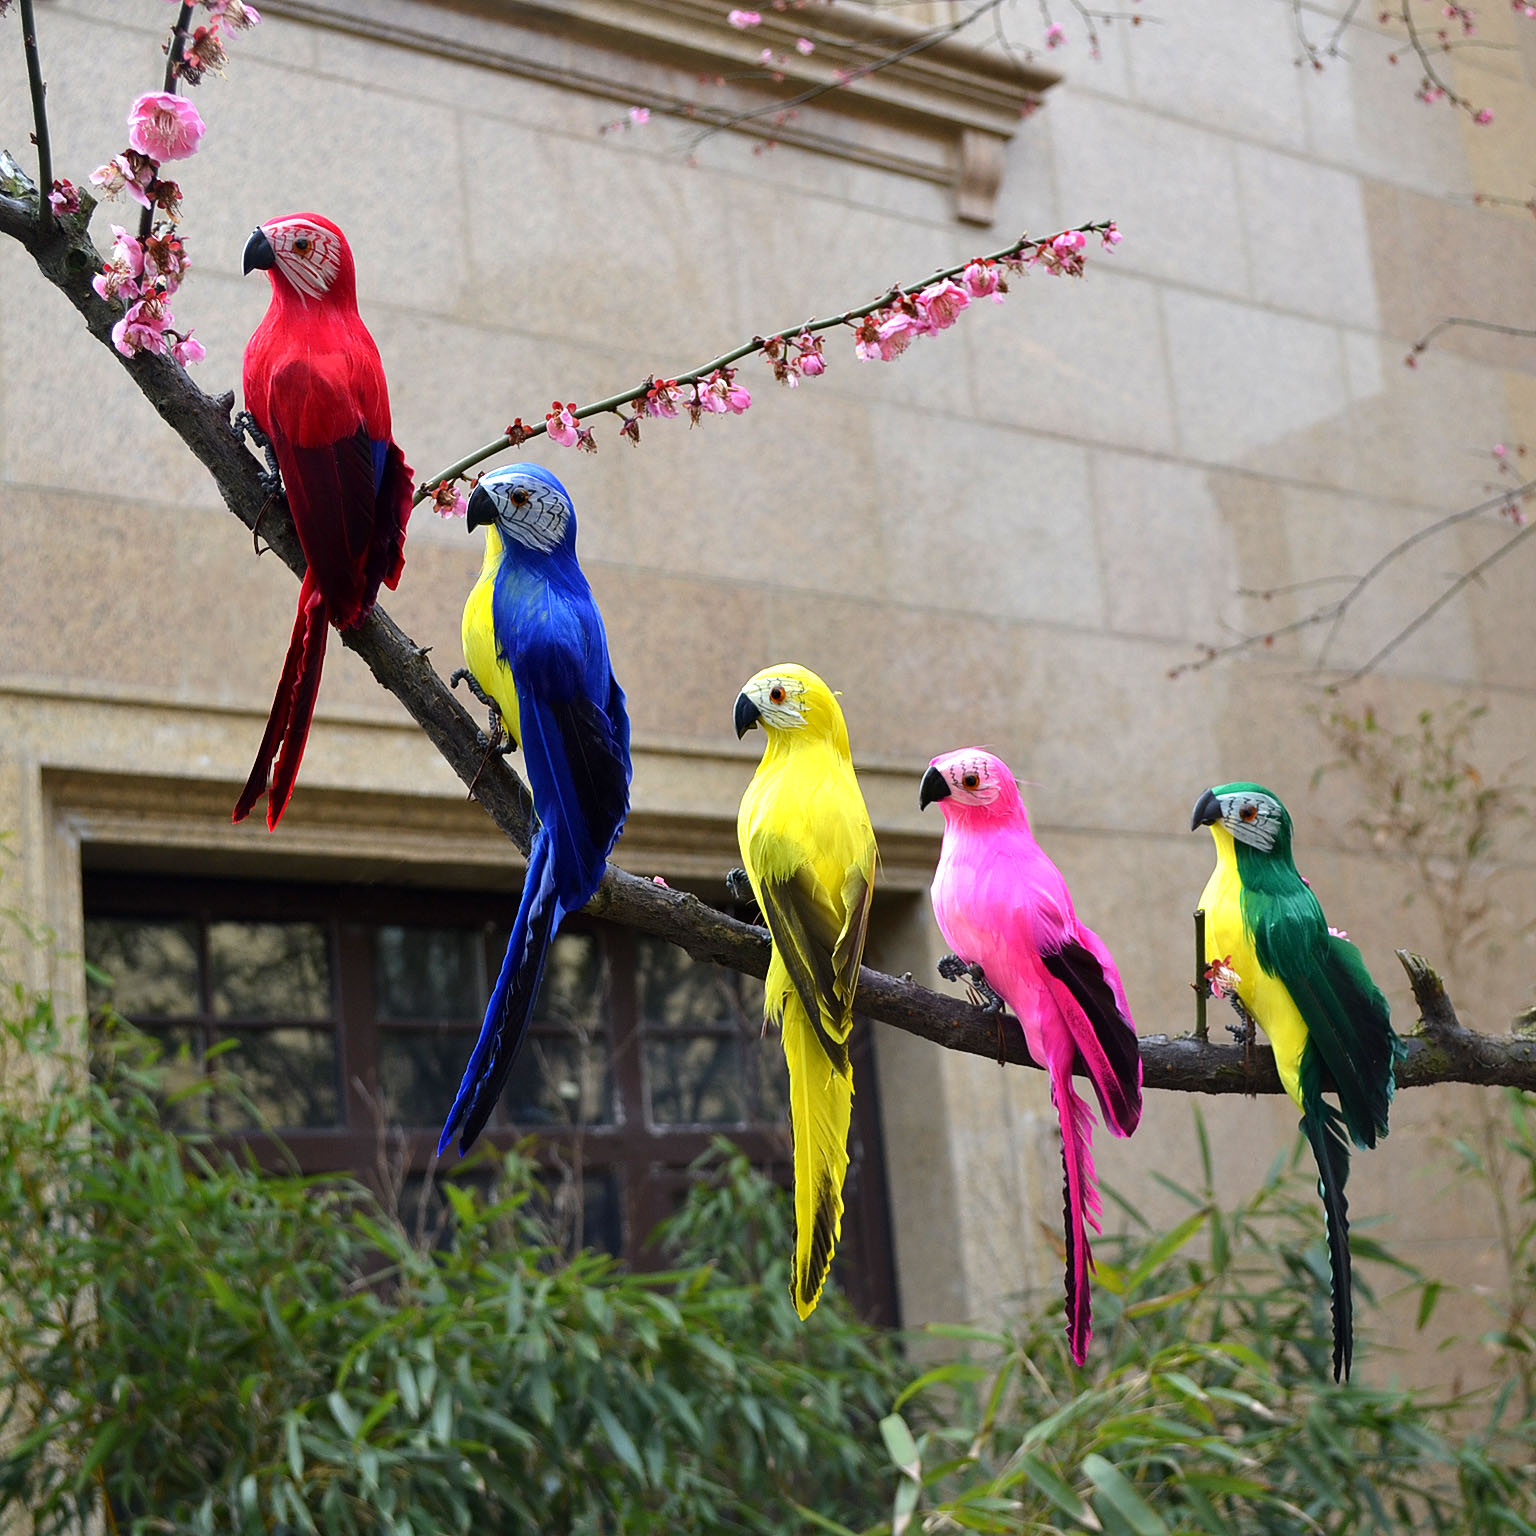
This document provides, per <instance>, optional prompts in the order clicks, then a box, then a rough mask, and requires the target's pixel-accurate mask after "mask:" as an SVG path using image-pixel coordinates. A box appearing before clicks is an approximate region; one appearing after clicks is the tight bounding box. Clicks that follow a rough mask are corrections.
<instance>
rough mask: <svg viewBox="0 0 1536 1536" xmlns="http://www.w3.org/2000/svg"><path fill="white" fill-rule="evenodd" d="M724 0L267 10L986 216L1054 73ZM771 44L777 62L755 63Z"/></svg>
mask: <svg viewBox="0 0 1536 1536" xmlns="http://www.w3.org/2000/svg"><path fill="white" fill-rule="evenodd" d="M729 8H730V7H729V5H728V4H727V0H370V4H368V5H367V6H357V5H352V4H344V3H341V0H269V3H268V4H267V5H265V6H264V7H263V9H264V10H266V11H269V12H271V13H273V14H274V15H281V16H288V17H292V18H293V19H295V20H300V21H306V22H309V23H312V24H314V25H316V26H322V27H326V28H329V29H331V30H334V31H339V32H344V33H347V34H350V35H352V36H355V37H362V38H367V39H371V40H373V41H376V42H381V43H386V44H390V45H394V46H397V47H400V48H404V49H408V50H411V51H414V52H417V53H421V54H427V55H431V56H435V57H438V58H448V59H453V60H455V61H457V62H460V63H465V64H473V65H476V66H478V67H480V68H483V69H490V70H495V71H499V72H501V73H505V74H511V75H518V76H522V77H523V78H526V79H534V80H538V81H540V82H542V83H544V84H548V85H556V86H562V87H566V88H569V89H573V90H580V91H586V92H589V93H591V94H593V95H597V96H603V97H607V98H609V99H610V100H617V101H620V102H624V103H626V104H628V103H642V104H644V105H646V106H648V107H650V109H651V111H652V112H653V114H658V115H668V116H672V117H676V118H678V119H681V120H685V121H686V122H688V123H689V124H692V125H696V126H697V128H698V130H699V132H700V133H701V134H703V133H705V132H707V131H709V130H712V129H726V130H729V131H730V132H733V133H741V134H746V135H748V136H751V137H754V138H758V139H762V140H771V141H774V142H778V143H784V144H793V145H795V146H797V147H799V148H802V149H809V150H814V151H817V152H819V153H822V154H828V155H832V156H835V157H837V158H840V159H844V160H850V161H853V162H854V163H856V164H861V165H869V166H874V167H877V168H879V169H882V170H888V171H895V172H897V173H898V174H901V175H906V176H912V177H915V178H917V179H919V180H923V181H928V182H933V183H937V184H939V185H948V186H952V187H953V188H954V190H955V213H956V216H957V217H958V218H961V219H963V220H965V221H966V222H968V223H975V224H988V223H990V222H991V221H992V217H993V212H994V208H995V202H996V195H997V190H998V187H999V186H1000V184H1001V181H1002V174H1003V164H1004V151H1005V149H1006V146H1007V142H1008V140H1009V139H1010V138H1011V137H1012V136H1013V134H1014V133H1015V132H1016V131H1017V129H1018V126H1019V124H1020V122H1021V121H1022V120H1023V119H1024V117H1025V116H1027V115H1028V114H1029V113H1030V112H1031V111H1033V110H1034V109H1035V108H1036V107H1038V106H1039V105H1040V102H1041V99H1042V96H1043V94H1044V92H1046V91H1047V90H1049V89H1050V87H1051V86H1053V85H1055V84H1057V82H1058V81H1059V80H1060V79H1061V76H1060V75H1058V74H1057V73H1055V72H1054V71H1052V70H1048V69H1045V68H1042V67H1041V66H1039V65H1036V64H1032V63H1026V62H1021V61H1019V60H1017V59H1016V58H1013V57H1010V56H1007V55H1005V54H1003V53H1000V52H988V51H986V50H983V49H981V48H977V47H975V46H973V45H972V44H970V43H969V42H966V41H963V40H961V39H960V38H955V37H951V38H945V39H943V40H942V41H939V42H936V43H933V44H931V45H928V46H923V47H916V46H915V45H916V44H918V43H920V42H921V41H922V39H923V38H924V37H925V36H928V35H931V34H929V33H928V31H927V29H925V28H922V27H919V26H915V25H913V24H912V23H911V22H910V21H907V20H906V19H904V18H903V17H901V16H899V15H892V14H890V13H889V12H885V11H876V10H871V9H868V8H867V7H864V6H861V5H858V4H847V3H845V4H841V5H835V6H825V7H820V6H819V7H817V8H816V9H815V11H814V12H807V11H799V12H797V11H786V12H777V11H773V10H770V9H768V8H766V7H765V8H763V10H762V12H761V14H762V23H761V25H760V26H756V27H753V28H750V29H749V30H745V31H743V30H738V29H736V28H733V27H731V26H729V25H727V23H726V20H725V16H726V12H727V11H728V10H729ZM806 34H808V35H810V36H811V37H812V38H813V40H814V42H815V49H814V51H813V52H812V53H810V54H801V53H800V52H798V51H797V49H796V47H795V43H796V40H797V39H798V38H799V37H800V36H802V35H806ZM765 48H767V49H771V50H772V53H773V55H774V62H773V65H772V68H771V69H765V67H764V65H763V63H762V59H761V55H762V52H763V50H764V49H765ZM908 49H910V50H912V51H910V52H906V51H905V50H908ZM839 82H845V83H839ZM834 86H835V87H836V88H835V89H827V88H828V87H834ZM816 91H820V92H821V94H817V95H815V96H814V98H813V99H810V100H803V101H802V100H801V99H800V98H803V97H805V96H806V94H807V93H808V92H816Z"/></svg>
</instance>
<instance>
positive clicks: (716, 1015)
mask: <svg viewBox="0 0 1536 1536" xmlns="http://www.w3.org/2000/svg"><path fill="white" fill-rule="evenodd" d="M635 999H636V1003H637V1005H638V1007H639V1010H640V1021H641V1023H642V1024H644V1025H645V1026H646V1027H647V1028H648V1029H688V1028H695V1029H696V1028H698V1027H700V1026H701V1025H709V1024H730V1023H738V1022H741V1021H743V1020H744V1019H745V1018H747V1017H749V1016H750V1017H752V1018H753V1019H754V1020H757V1019H760V1018H761V1017H762V1002H761V999H762V992H761V983H759V991H758V1007H757V1011H756V1013H755V1014H753V1015H748V1014H747V1012H746V1010H744V1008H743V1006H742V1003H741V1000H740V994H739V992H738V990H737V986H736V981H735V972H734V971H727V970H723V969H722V968H721V967H720V966H718V965H710V964H708V963H707V962H704V961H700V960H695V959H693V958H692V956H690V955H689V954H687V953H686V952H685V951H683V950H681V949H679V948H678V947H677V946H676V945H675V944H668V943H667V942H666V940H665V939H656V938H652V937H651V936H650V935H649V934H644V933H638V934H636V935H635Z"/></svg>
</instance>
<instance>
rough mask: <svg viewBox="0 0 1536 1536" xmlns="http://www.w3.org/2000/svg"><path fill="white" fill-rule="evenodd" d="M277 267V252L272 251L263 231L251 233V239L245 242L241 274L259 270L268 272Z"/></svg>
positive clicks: (257, 230) (270, 243) (255, 230)
mask: <svg viewBox="0 0 1536 1536" xmlns="http://www.w3.org/2000/svg"><path fill="white" fill-rule="evenodd" d="M276 265H277V252H276V251H274V250H273V249H272V242H271V241H270V240H268V239H267V232H266V230H264V229H254V230H252V231H251V238H250V239H249V240H247V241H246V242H245V256H244V258H243V259H242V261H241V264H240V270H241V271H242V272H254V271H256V270H257V269H258V268H260V270H261V271H263V272H270V271H271V270H272V268H273V267H275V266H276Z"/></svg>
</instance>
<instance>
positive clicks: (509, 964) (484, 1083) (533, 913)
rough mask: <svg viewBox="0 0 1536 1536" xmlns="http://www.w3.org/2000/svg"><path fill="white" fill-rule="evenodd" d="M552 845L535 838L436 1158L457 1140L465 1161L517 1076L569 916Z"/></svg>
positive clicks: (541, 833)
mask: <svg viewBox="0 0 1536 1536" xmlns="http://www.w3.org/2000/svg"><path fill="white" fill-rule="evenodd" d="M552 844H553V839H552V838H551V837H550V834H549V832H548V830H547V829H545V828H543V827H541V828H540V829H539V830H538V832H537V833H535V834H534V839H533V847H532V849H531V850H530V852H529V855H528V874H527V876H526V878H525V879H524V881H523V896H522V900H521V901H520V902H519V903H518V908H517V921H516V922H514V923H513V925H512V937H511V938H510V939H509V940H508V941H507V953H506V957H505V958H504V959H503V960H502V962H501V974H500V975H499V976H498V977H497V978H496V985H495V987H494V988H493V989H492V991H491V1000H490V1003H489V1005H488V1006H487V1007H486V1010H485V1022H484V1023H483V1024H482V1025H481V1026H480V1038H479V1039H478V1040H477V1041H476V1042H475V1049H474V1051H473V1053H472V1054H471V1055H470V1058H469V1065H468V1066H467V1067H466V1068H465V1069H464V1080H463V1082H461V1083H460V1084H459V1092H458V1097H457V1098H455V1099H454V1101H453V1108H452V1109H451V1110H449V1111H448V1120H447V1123H446V1124H445V1125H444V1126H443V1134H442V1136H441V1138H440V1139H439V1141H438V1143H437V1155H438V1156H439V1157H441V1156H442V1155H443V1153H444V1152H446V1151H447V1149H448V1147H449V1145H450V1144H451V1143H452V1141H453V1139H454V1137H455V1136H456V1135H457V1136H458V1139H459V1155H460V1156H461V1157H462V1156H463V1155H464V1154H465V1153H466V1152H468V1151H469V1149H470V1147H472V1146H473V1145H474V1142H475V1138H476V1137H477V1136H479V1134H480V1132H481V1131H482V1130H483V1129H484V1128H485V1123H486V1121H487V1120H489V1119H490V1117H491V1111H492V1110H494V1109H495V1107H496V1101H497V1100H498V1099H499V1098H500V1097H501V1093H502V1089H504V1088H505V1087H506V1085H507V1079H508V1077H510V1076H511V1073H512V1064H513V1063H514V1062H515V1061H516V1060H517V1053H518V1048H519V1047H520V1046H521V1045H522V1043H523V1036H524V1035H525V1034H526V1033H527V1031H528V1021H529V1019H530V1018H531V1017H532V1016H533V1005H534V1002H535V1001H536V1000H537V998H538V995H539V983H540V981H542V980H543V977H544V962H545V960H546V959H548V957H549V946H550V944H551V943H552V942H553V940H554V937H555V932H556V930H557V929H558V928H559V926H560V920H561V919H562V918H563V917H564V916H565V909H564V907H563V906H562V904H561V901H560V898H559V894H558V893H557V891H556V889H555V860H554V859H553V858H552V857H551V848H552Z"/></svg>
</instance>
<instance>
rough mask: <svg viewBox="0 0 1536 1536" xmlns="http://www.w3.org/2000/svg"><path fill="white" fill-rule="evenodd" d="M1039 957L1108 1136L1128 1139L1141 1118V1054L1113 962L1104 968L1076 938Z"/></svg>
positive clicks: (1094, 955) (1103, 964)
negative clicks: (1085, 1073)
mask: <svg viewBox="0 0 1536 1536" xmlns="http://www.w3.org/2000/svg"><path fill="white" fill-rule="evenodd" d="M1040 959H1041V961H1042V962H1043V963H1044V965H1045V969H1046V971H1047V973H1048V974H1049V976H1050V978H1051V980H1050V986H1051V991H1052V993H1053V994H1054V997H1055V1001H1056V1004H1057V1007H1058V1009H1059V1010H1060V1012H1061V1015H1062V1017H1063V1018H1064V1019H1065V1020H1066V1021H1067V1026H1068V1028H1069V1029H1070V1030H1071V1032H1072V1039H1073V1043H1074V1044H1075V1045H1076V1047H1077V1053H1078V1055H1079V1057H1081V1059H1082V1062H1083V1066H1084V1067H1085V1068H1086V1070H1087V1073H1088V1080H1089V1082H1091V1083H1092V1084H1093V1091H1094V1093H1095V1094H1096V1095H1097V1096H1098V1100H1099V1106H1100V1108H1102V1109H1103V1111H1104V1123H1105V1124H1106V1125H1107V1126H1108V1127H1109V1129H1110V1131H1111V1133H1112V1134H1114V1135H1116V1136H1129V1135H1130V1134H1131V1132H1132V1131H1134V1130H1135V1129H1136V1127H1137V1125H1138V1124H1139V1123H1140V1120H1141V1050H1140V1047H1139V1046H1138V1045H1137V1043H1136V1026H1135V1024H1134V1023H1133V1022H1132V1021H1131V1017H1130V1014H1129V1012H1128V1011H1127V1010H1126V1009H1125V1007H1124V1004H1123V1002H1122V996H1123V994H1122V993H1121V991H1120V988H1119V986H1118V985H1117V984H1118V982H1119V979H1120V978H1119V976H1118V975H1117V974H1116V973H1115V971H1114V969H1113V964H1114V963H1113V961H1111V962H1110V963H1109V965H1108V966H1106V965H1105V963H1104V961H1103V959H1101V958H1100V957H1099V956H1098V955H1096V954H1094V953H1093V951H1092V950H1091V949H1090V948H1088V947H1087V946H1086V945H1084V944H1081V943H1078V942H1077V941H1076V940H1074V939H1068V940H1067V941H1066V943H1065V944H1063V945H1062V946H1061V947H1060V948H1059V949H1053V950H1048V951H1042V953H1041V955H1040Z"/></svg>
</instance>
